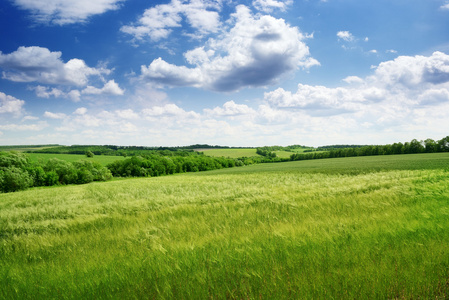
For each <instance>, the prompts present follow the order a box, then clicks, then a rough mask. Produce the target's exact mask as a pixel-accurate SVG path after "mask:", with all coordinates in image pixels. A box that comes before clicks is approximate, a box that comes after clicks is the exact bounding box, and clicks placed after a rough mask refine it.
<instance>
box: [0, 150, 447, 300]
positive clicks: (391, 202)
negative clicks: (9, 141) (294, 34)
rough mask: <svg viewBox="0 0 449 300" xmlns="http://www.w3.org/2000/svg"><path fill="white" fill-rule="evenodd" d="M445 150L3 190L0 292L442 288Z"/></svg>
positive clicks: (398, 295) (441, 294) (358, 293)
mask: <svg viewBox="0 0 449 300" xmlns="http://www.w3.org/2000/svg"><path fill="white" fill-rule="evenodd" d="M448 244H449V153H437V154H418V155H399V156H373V157H352V158H339V159H323V160H314V161H297V162H288V163H273V164H263V165H254V166H246V167H241V168H232V169H223V170H216V171H211V172H202V173H188V174H181V175H174V176H164V177H156V178H143V179H128V180H121V181H112V182H106V183H91V184H87V185H80V186H64V187H57V188H35V189H31V190H28V191H23V192H16V193H10V194H1V195H0V266H1V268H0V298H5V299H36V298H38V299H49V298H66V299H80V298H83V299H86V298H117V299H120V298H137V299H148V298H151V299H153V298H154V299H164V298H165V299H167V298H173V299H206V298H213V299H229V298H231V299H233V298H235V299H242V298H247V299H256V298H258V299H259V298H262V299H292V298H294V299H295V298H301V299H317V298H318V299H329V298H336V299H342V298H351V299H366V298H376V299H403V298H406V299H409V298H413V299H417V298H423V299H446V298H447V297H449V252H448V251H447V245H448Z"/></svg>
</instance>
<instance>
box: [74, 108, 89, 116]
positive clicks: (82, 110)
mask: <svg viewBox="0 0 449 300" xmlns="http://www.w3.org/2000/svg"><path fill="white" fill-rule="evenodd" d="M86 113H87V108H85V107H80V108H77V109H76V110H75V111H74V112H73V114H74V115H85V114H86Z"/></svg>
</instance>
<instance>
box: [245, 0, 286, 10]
mask: <svg viewBox="0 0 449 300" xmlns="http://www.w3.org/2000/svg"><path fill="white" fill-rule="evenodd" d="M292 3H293V0H253V6H254V7H255V8H257V9H258V10H261V11H264V12H271V11H273V9H280V10H281V11H285V10H286V9H287V7H288V6H289V5H291V4H292Z"/></svg>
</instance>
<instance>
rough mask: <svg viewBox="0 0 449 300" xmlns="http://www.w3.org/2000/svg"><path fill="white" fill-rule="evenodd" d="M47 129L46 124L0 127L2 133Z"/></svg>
mask: <svg viewBox="0 0 449 300" xmlns="http://www.w3.org/2000/svg"><path fill="white" fill-rule="evenodd" d="M46 127H48V123H47V122H38V123H36V124H29V125H26V124H7V125H0V130H4V131H41V130H43V129H45V128H46Z"/></svg>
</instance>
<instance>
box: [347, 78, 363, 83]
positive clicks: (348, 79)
mask: <svg viewBox="0 0 449 300" xmlns="http://www.w3.org/2000/svg"><path fill="white" fill-rule="evenodd" d="M343 81H344V82H346V83H349V84H353V83H363V79H362V78H360V77H358V76H348V77H346V78H345V79H343Z"/></svg>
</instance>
